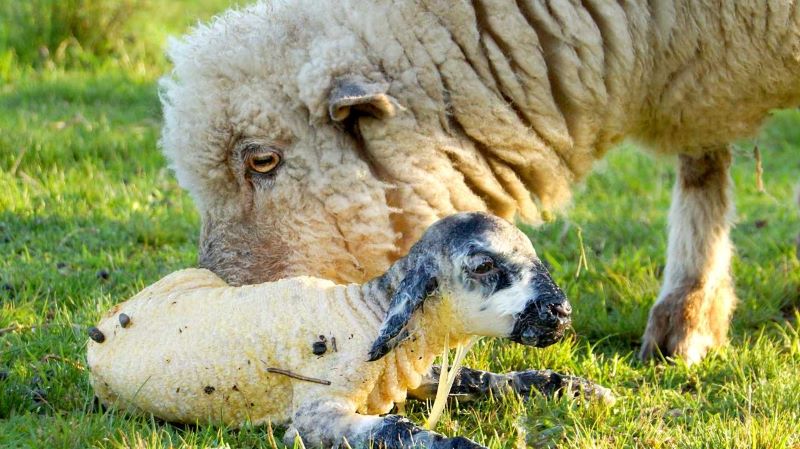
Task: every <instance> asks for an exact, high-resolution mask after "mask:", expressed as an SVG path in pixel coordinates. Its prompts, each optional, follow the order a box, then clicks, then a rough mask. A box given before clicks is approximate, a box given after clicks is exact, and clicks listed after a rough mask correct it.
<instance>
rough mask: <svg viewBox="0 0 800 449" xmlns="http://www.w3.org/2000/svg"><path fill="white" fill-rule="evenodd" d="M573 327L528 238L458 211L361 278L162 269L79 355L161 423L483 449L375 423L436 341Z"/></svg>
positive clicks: (423, 366) (437, 348)
mask: <svg viewBox="0 0 800 449" xmlns="http://www.w3.org/2000/svg"><path fill="white" fill-rule="evenodd" d="M289 304H291V312H289V311H288V308H289ZM569 322H570V305H569V302H568V301H567V299H566V297H565V296H564V294H563V292H562V291H561V290H560V289H559V288H558V286H556V285H555V284H554V283H553V280H552V279H551V277H550V274H549V273H548V272H547V269H546V268H545V267H544V265H542V263H541V261H540V260H539V258H538V257H537V256H536V252H535V251H534V249H533V247H532V246H531V243H530V241H529V240H528V239H527V238H526V237H525V235H524V234H522V232H520V231H519V230H518V229H516V228H515V227H514V226H513V225H511V224H510V223H508V222H505V221H504V220H501V219H499V218H497V217H493V216H491V215H487V214H482V213H464V214H458V215H454V216H450V217H447V218H444V219H442V220H440V221H438V222H437V223H435V224H434V225H432V226H431V227H430V228H429V230H428V231H427V232H425V234H424V235H423V237H422V240H421V241H420V242H419V243H417V244H416V245H414V246H413V247H412V248H411V251H410V252H409V254H408V255H407V256H406V257H404V258H402V259H400V260H398V261H397V262H395V263H394V264H393V265H392V266H391V267H390V268H389V270H388V271H387V272H386V273H385V274H383V275H381V276H379V277H376V278H375V279H372V280H370V281H369V282H366V283H364V284H362V285H358V284H350V285H336V284H334V283H333V282H331V281H328V280H322V279H317V278H310V277H306V276H301V277H296V278H290V279H283V280H280V281H276V282H266V283H263V284H259V285H248V286H242V287H231V286H229V285H228V284H226V283H225V281H223V280H222V279H220V278H219V277H218V276H217V275H215V274H213V273H211V272H210V271H208V270H197V269H192V270H183V271H179V272H176V273H172V274H170V275H169V276H167V277H166V278H164V279H162V280H160V281H159V282H157V283H155V284H154V285H152V286H150V287H148V288H146V289H145V290H143V291H142V292H141V293H139V294H138V295H136V296H135V297H134V298H132V299H130V300H128V301H125V302H124V303H121V304H119V305H117V306H115V307H114V308H113V309H112V310H111V312H109V313H108V314H107V315H106V316H105V318H104V319H103V320H101V322H100V324H98V327H99V329H98V328H94V329H93V330H92V332H91V335H92V336H93V340H94V342H90V343H89V347H88V355H87V362H88V365H89V366H90V367H91V378H92V384H93V385H94V388H95V391H96V392H97V394H98V396H99V397H100V398H101V400H102V401H103V402H105V403H107V404H117V405H120V406H123V407H129V408H131V409H138V410H143V411H145V412H146V413H152V414H153V415H155V416H158V417H160V418H163V419H167V420H170V421H179V422H185V423H205V422H209V421H210V422H217V423H224V424H227V425H233V426H239V425H241V424H243V423H246V422H248V421H250V422H253V423H265V422H268V421H269V422H272V423H276V424H287V423H289V422H291V423H292V426H293V428H294V431H295V432H297V433H299V435H300V436H301V437H302V438H303V440H304V441H305V443H306V444H308V445H310V446H313V447H319V445H324V446H325V447H331V446H333V447H351V445H352V446H353V447H358V448H373V447H374V448H378V447H380V448H385V449H390V448H412V447H414V448H440V449H445V448H462V449H467V448H481V447H483V446H479V445H478V444H475V443H473V442H471V441H470V440H467V439H465V438H454V439H449V438H444V437H442V436H441V435H439V434H437V433H435V432H430V431H427V430H424V429H422V428H420V427H417V426H415V425H413V424H412V423H411V422H410V421H408V420H406V419H401V418H400V417H398V416H396V415H395V416H391V415H390V416H381V417H379V416H374V415H377V414H383V413H388V412H389V411H390V410H391V409H392V407H393V405H394V403H395V402H404V401H405V397H406V390H407V389H408V388H409V387H411V388H415V387H416V386H418V385H419V384H420V381H421V377H422V375H423V374H425V373H427V372H428V370H429V369H430V367H431V364H432V363H433V360H434V358H435V357H436V356H437V355H439V354H440V353H441V350H442V347H443V346H449V345H455V344H456V343H458V342H466V341H467V340H469V339H470V337H471V336H473V335H482V336H490V337H501V338H509V339H511V340H513V341H515V342H518V343H522V344H524V345H530V346H538V347H543V346H548V345H550V344H552V343H554V342H556V341H558V340H559V339H561V337H562V336H563V335H564V330H565V329H566V327H567V326H568V325H569ZM318 336H319V337H318ZM323 338H324V339H325V340H327V341H330V346H331V348H330V350H326V348H325V346H326V345H325V344H324V343H322V341H321V339H323ZM337 342H338V343H337ZM320 345H321V348H318V346H320ZM276 366H277V367H278V368H275V367H276ZM303 375H305V376H311V375H313V376H316V377H323V378H324V379H318V378H309V377H305V376H303ZM597 392H598V393H604V395H605V397H608V398H610V396H609V393H608V392H607V391H602V390H599V391H597ZM370 415H372V416H370ZM295 432H287V437H285V438H284V442H285V443H286V444H287V445H288V446H291V445H292V442H293V435H294V433H295ZM343 440H344V441H346V442H347V443H348V444H343Z"/></svg>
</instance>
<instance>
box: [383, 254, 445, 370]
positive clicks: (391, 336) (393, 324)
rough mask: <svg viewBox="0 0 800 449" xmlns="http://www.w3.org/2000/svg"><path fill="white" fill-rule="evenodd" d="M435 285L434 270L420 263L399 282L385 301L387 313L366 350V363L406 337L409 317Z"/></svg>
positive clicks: (436, 284)
mask: <svg viewBox="0 0 800 449" xmlns="http://www.w3.org/2000/svg"><path fill="white" fill-rule="evenodd" d="M438 286H439V284H438V281H437V279H436V274H435V272H434V269H433V267H432V266H430V264H427V263H421V264H420V265H419V266H417V267H416V268H415V269H413V270H411V271H410V272H409V273H408V274H407V275H406V277H405V278H404V279H403V280H402V281H400V285H399V286H398V287H397V290H396V291H395V292H394V295H392V299H391V301H390V302H389V311H388V312H386V318H384V320H383V324H381V328H380V330H379V331H378V338H377V339H376V340H375V342H374V343H372V349H370V351H369V361H370V362H372V361H375V360H378V359H379V358H381V357H383V356H385V355H386V354H388V353H389V351H391V350H392V349H394V348H395V347H396V346H397V345H398V344H400V342H402V341H403V340H405V339H406V338H408V330H407V329H406V325H407V324H408V321H409V320H410V319H411V315H412V314H413V313H414V311H415V310H417V309H418V308H420V307H421V306H422V303H423V302H425V298H427V297H428V296H429V295H430V294H431V293H433V292H434V291H436V288H437V287H438Z"/></svg>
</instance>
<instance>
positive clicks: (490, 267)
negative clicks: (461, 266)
mask: <svg viewBox="0 0 800 449" xmlns="http://www.w3.org/2000/svg"><path fill="white" fill-rule="evenodd" d="M470 265H471V266H472V269H471V271H472V273H473V274H478V275H483V274H489V273H491V272H492V271H494V270H495V266H494V260H492V258H491V257H489V256H478V257H476V258H475V259H473V260H472V264H470Z"/></svg>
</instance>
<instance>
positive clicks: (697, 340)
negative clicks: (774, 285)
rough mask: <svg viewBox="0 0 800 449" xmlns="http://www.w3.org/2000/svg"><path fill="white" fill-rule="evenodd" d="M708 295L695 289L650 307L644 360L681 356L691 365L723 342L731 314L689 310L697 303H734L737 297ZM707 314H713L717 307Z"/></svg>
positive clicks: (643, 341) (677, 293)
mask: <svg viewBox="0 0 800 449" xmlns="http://www.w3.org/2000/svg"><path fill="white" fill-rule="evenodd" d="M705 295H706V294H705V292H704V291H703V290H702V289H694V290H690V291H686V292H676V293H674V294H671V295H667V296H665V297H664V298H663V299H661V300H659V301H658V302H656V303H655V304H654V305H653V308H652V309H651V310H650V318H649V320H648V321H647V329H646V330H645V332H644V335H643V336H642V347H641V349H640V351H639V358H640V359H641V360H643V361H646V360H650V359H654V358H663V359H670V358H680V359H683V360H684V361H685V362H686V364H687V365H692V364H694V363H698V362H700V361H701V360H703V357H705V356H706V354H707V353H708V351H709V350H710V349H713V348H715V347H718V346H721V345H723V344H724V343H725V341H724V340H725V334H726V333H727V317H724V318H719V317H716V316H707V317H704V316H698V312H694V313H690V312H689V311H687V310H694V309H696V308H697V305H702V304H705V303H708V302H712V303H715V302H723V303H726V302H728V303H732V302H733V301H734V300H735V297H733V295H732V294H731V298H732V299H730V300H729V301H728V300H725V298H721V297H716V298H706V297H705ZM719 296H723V295H719ZM690 306H694V307H690ZM707 314H708V315H713V310H711V311H709V312H708V313H707ZM706 320H708V321H709V323H706V325H700V324H699V323H700V322H701V321H706ZM713 329H716V331H714V330H713Z"/></svg>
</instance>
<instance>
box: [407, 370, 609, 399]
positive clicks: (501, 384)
mask: <svg viewBox="0 0 800 449" xmlns="http://www.w3.org/2000/svg"><path fill="white" fill-rule="evenodd" d="M439 373H440V369H439V367H438V366H434V367H433V369H431V372H430V373H428V374H427V375H426V376H425V377H423V379H422V383H421V384H420V386H419V387H417V388H416V389H414V390H411V391H409V392H408V395H409V398H410V399H416V400H420V401H425V400H433V399H434V398H435V397H436V390H437V388H438V386H439ZM537 392H538V393H540V394H542V395H544V396H546V397H551V398H552V397H560V396H562V395H564V394H568V395H572V396H575V397H577V396H583V397H586V398H588V399H599V400H602V401H603V402H605V403H613V402H614V400H615V398H614V395H613V394H612V393H611V390H609V389H607V388H604V387H601V386H600V385H597V384H596V383H594V382H592V381H589V380H586V379H583V378H581V377H576V376H569V375H564V374H559V373H556V372H553V371H550V370H527V371H517V372H510V373H504V374H495V373H491V372H488V371H480V370H475V369H471V368H467V367H462V368H461V369H460V370H459V372H458V374H457V375H456V378H455V381H454V382H453V388H451V389H450V396H449V398H451V399H457V400H459V401H461V402H470V401H477V400H481V399H484V398H488V397H489V396H490V395H493V396H498V397H499V396H503V395H507V394H512V393H515V394H519V395H520V396H522V397H524V398H527V397H530V396H531V395H532V394H535V393H537Z"/></svg>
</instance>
